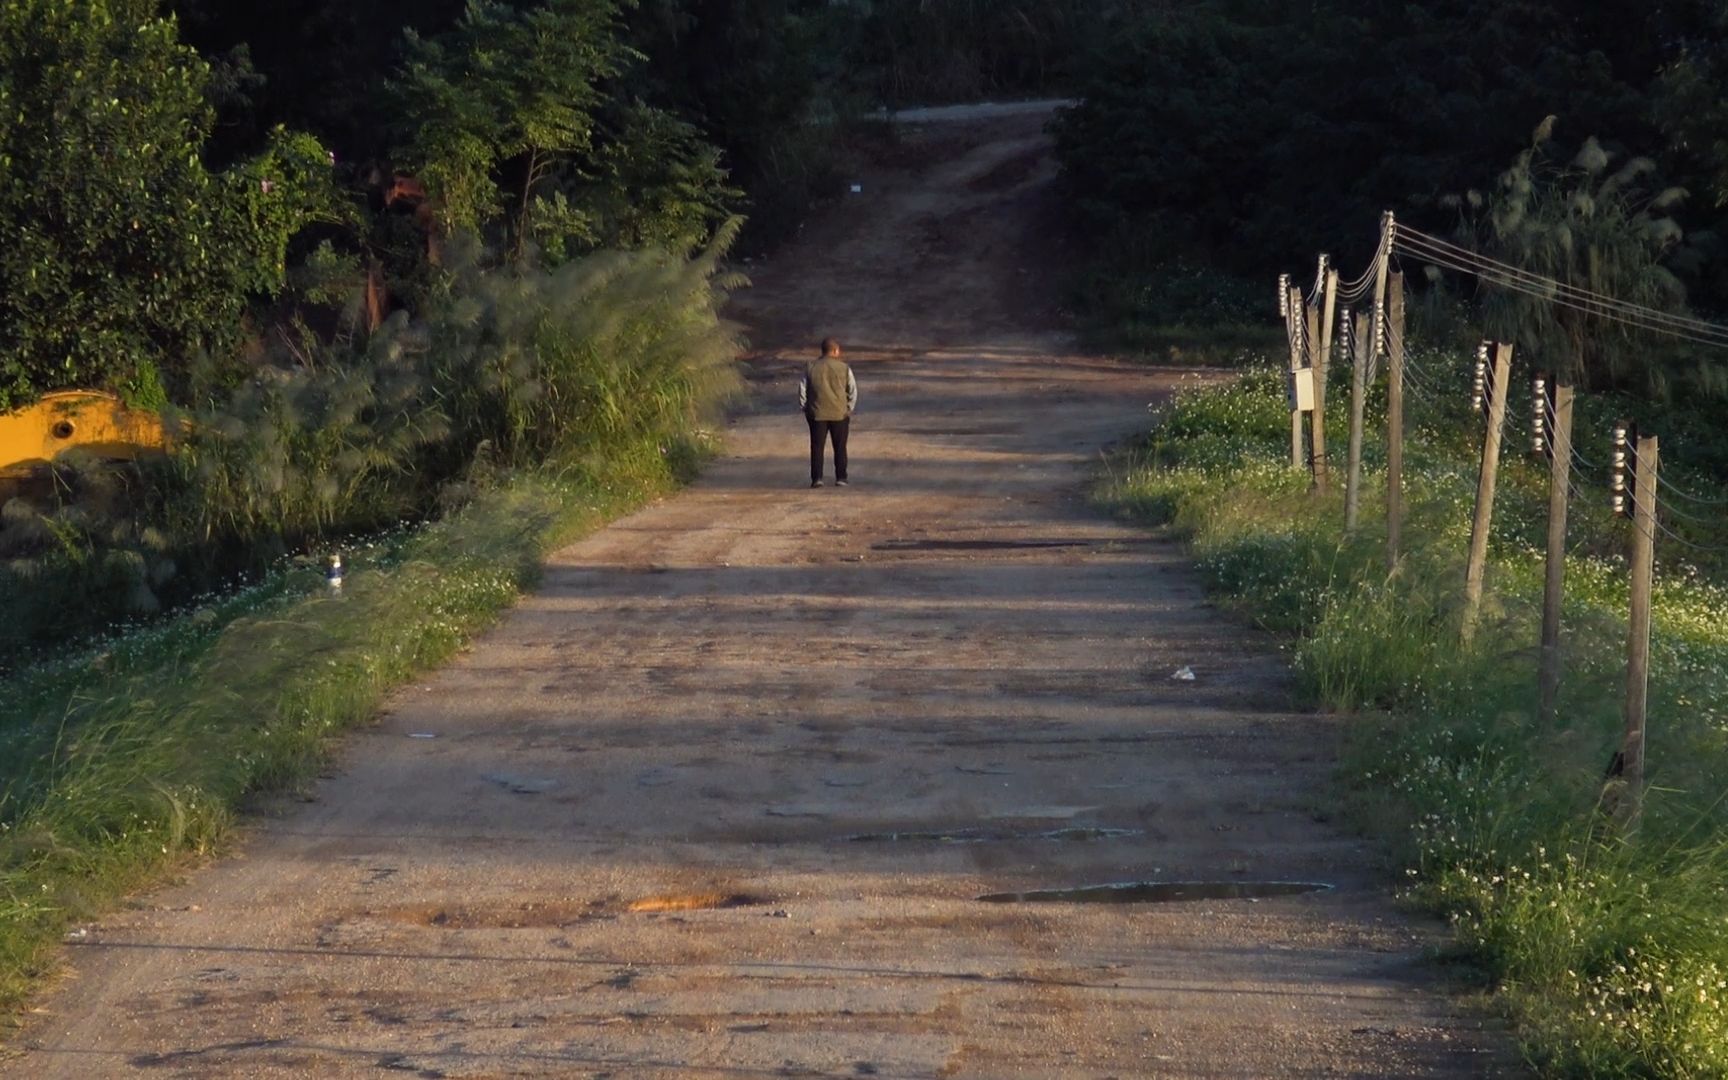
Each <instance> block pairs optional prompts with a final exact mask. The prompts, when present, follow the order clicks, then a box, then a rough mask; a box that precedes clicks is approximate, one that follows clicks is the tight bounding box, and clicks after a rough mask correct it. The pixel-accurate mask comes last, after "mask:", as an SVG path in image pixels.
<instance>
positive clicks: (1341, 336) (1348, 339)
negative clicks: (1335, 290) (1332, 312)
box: [1338, 308, 1356, 357]
mask: <svg viewBox="0 0 1728 1080" xmlns="http://www.w3.org/2000/svg"><path fill="white" fill-rule="evenodd" d="M1338 318H1339V320H1340V321H1339V323H1338V344H1339V345H1340V346H1341V347H1342V348H1343V350H1344V355H1345V356H1346V357H1351V356H1355V355H1356V327H1355V325H1354V324H1353V323H1352V322H1351V320H1350V309H1349V308H1344V309H1343V310H1342V311H1340V312H1339V315H1338Z"/></svg>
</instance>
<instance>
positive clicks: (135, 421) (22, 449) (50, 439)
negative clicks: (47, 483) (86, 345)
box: [0, 390, 167, 497]
mask: <svg viewBox="0 0 1728 1080" xmlns="http://www.w3.org/2000/svg"><path fill="white" fill-rule="evenodd" d="M166 446H167V434H166V432H165V431H164V429H163V425H162V417H160V416H159V415H157V414H156V413H153V412H150V411H148V410H145V409H129V408H127V407H126V405H125V403H124V402H122V401H121V400H120V399H119V398H117V397H115V396H114V395H113V394H105V393H102V392H100V391H96V390H63V391H59V392H57V393H53V394H46V395H44V396H43V397H42V400H40V401H38V402H36V403H35V404H33V405H26V406H25V407H24V408H22V409H16V410H14V411H12V412H8V413H0V497H4V496H5V495H6V494H7V488H9V487H12V486H15V485H17V484H21V483H22V482H23V481H25V480H27V479H29V478H30V476H32V475H33V474H35V473H36V472H38V471H39V470H41V469H42V467H43V466H46V465H48V464H49V463H50V462H52V461H53V460H54V459H55V458H56V457H58V456H59V455H60V454H62V453H64V452H66V451H67V450H71V449H74V448H77V449H82V450H86V451H88V452H90V453H92V454H94V455H96V456H97V457H101V458H107V459H109V460H117V461H133V460H136V459H137V458H139V457H142V456H145V455H147V454H152V453H161V452H163V450H164V449H165V448H166Z"/></svg>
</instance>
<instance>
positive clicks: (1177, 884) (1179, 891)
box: [978, 881, 1332, 904]
mask: <svg viewBox="0 0 1728 1080" xmlns="http://www.w3.org/2000/svg"><path fill="white" fill-rule="evenodd" d="M1331 890H1332V886H1330V885H1326V884H1323V883H1321V882H1318V881H1124V882H1117V883H1115V884H1111V885H1084V886H1081V887H1080V888H1077V889H1034V890H1032V891H1030V892H1005V893H986V894H985V895H983V896H980V897H979V898H978V899H980V900H982V901H984V902H985V903H987V904H1178V903H1182V902H1184V901H1188V900H1260V899H1264V898H1266V897H1272V896H1299V895H1301V894H1303V893H1312V892H1330V891H1331Z"/></svg>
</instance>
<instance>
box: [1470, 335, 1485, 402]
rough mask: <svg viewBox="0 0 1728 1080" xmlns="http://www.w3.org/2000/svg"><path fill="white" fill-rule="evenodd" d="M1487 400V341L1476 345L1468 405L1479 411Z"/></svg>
mask: <svg viewBox="0 0 1728 1080" xmlns="http://www.w3.org/2000/svg"><path fill="white" fill-rule="evenodd" d="M1487 400H1488V343H1487V342H1483V343H1482V344H1480V345H1478V346H1476V374H1475V376H1474V378H1472V379H1471V381H1470V407H1471V408H1473V409H1475V410H1476V411H1477V412H1481V411H1482V409H1483V408H1484V406H1485V405H1486V403H1487Z"/></svg>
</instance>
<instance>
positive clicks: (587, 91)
mask: <svg viewBox="0 0 1728 1080" xmlns="http://www.w3.org/2000/svg"><path fill="white" fill-rule="evenodd" d="M618 30H619V20H618V7H617V4H616V3H615V2H614V0H547V3H545V4H543V5H541V6H539V7H535V8H531V9H529V10H526V11H518V10H516V9H515V8H513V7H511V6H510V5H509V4H506V3H501V2H499V0H472V2H471V3H470V4H469V5H468V10H467V12H466V14H464V15H463V17H462V19H461V21H460V22H459V23H458V24H457V26H456V27H455V28H454V29H453V30H451V31H449V32H448V33H446V34H441V35H439V36H437V37H435V38H431V39H426V38H422V37H420V36H419V35H418V34H416V33H414V32H413V31H412V30H410V31H408V36H407V44H408V61H407V64H406V65H405V67H404V68H403V71H402V74H401V76H400V77H399V78H398V79H396V80H395V81H394V82H393V84H392V87H391V89H392V92H393V96H394V97H395V99H396V101H397V103H398V112H399V115H400V116H401V118H402V121H403V123H404V126H405V129H406V132H407V135H408V138H407V139H406V140H405V144H404V145H403V146H402V148H401V157H402V159H403V164H404V165H405V166H406V167H408V168H409V169H411V170H413V171H414V172H415V173H416V174H417V175H418V176H419V177H420V178H421V179H422V180H423V181H424V182H425V183H426V185H427V189H428V191H429V192H430V193H431V194H432V196H433V198H434V199H435V200H436V205H437V208H438V215H439V218H440V224H441V225H442V227H443V228H444V229H446V230H452V231H453V230H474V229H479V228H480V227H481V226H483V225H486V224H488V223H490V222H492V221H495V220H497V219H498V218H500V217H501V216H507V218H508V221H507V233H508V237H507V239H508V245H507V246H508V248H509V251H510V253H511V254H512V255H513V256H517V257H519V256H520V255H521V253H522V252H523V250H524V249H525V247H526V245H527V244H528V242H529V241H530V240H531V239H532V238H533V236H534V233H535V220H534V219H535V216H536V214H537V213H538V212H541V211H543V210H545V209H546V204H545V203H544V202H542V201H541V199H542V196H543V188H544V186H545V184H546V182H547V181H548V180H549V179H550V178H551V177H552V176H553V174H554V172H555V171H556V170H557V169H559V168H560V167H561V166H563V165H566V164H569V163H571V162H574V161H576V160H578V159H580V158H581V157H582V156H584V155H586V154H587V153H588V152H589V151H590V150H591V149H592V148H593V145H594V129H595V112H596V110H597V109H599V107H600V106H601V105H602V104H603V103H604V102H605V100H606V99H605V95H604V93H603V92H602V90H601V88H600V83H601V81H602V80H604V79H608V78H611V77H614V76H616V75H618V74H619V73H620V72H622V71H623V70H624V68H625V66H626V65H627V64H629V63H630V62H631V60H632V59H633V58H634V55H635V54H634V53H633V52H632V51H631V50H630V49H628V48H627V47H626V46H625V45H624V44H623V43H622V41H621V40H620V39H619V35H618ZM581 224H582V223H581V222H580V220H568V219H567V227H568V228H570V229H572V230H574V229H578V228H580V227H581Z"/></svg>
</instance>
